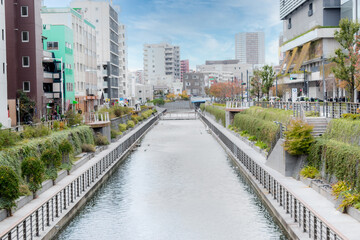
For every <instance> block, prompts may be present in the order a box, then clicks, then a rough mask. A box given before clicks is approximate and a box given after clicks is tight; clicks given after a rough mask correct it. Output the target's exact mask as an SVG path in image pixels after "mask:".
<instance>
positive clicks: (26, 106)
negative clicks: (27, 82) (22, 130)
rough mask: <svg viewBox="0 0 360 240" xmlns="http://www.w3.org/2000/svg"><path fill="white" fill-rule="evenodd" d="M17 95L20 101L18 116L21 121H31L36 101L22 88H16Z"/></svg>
mask: <svg viewBox="0 0 360 240" xmlns="http://www.w3.org/2000/svg"><path fill="white" fill-rule="evenodd" d="M17 97H18V99H19V101H20V117H21V121H22V122H30V121H32V119H33V117H34V113H35V106H36V103H35V101H33V100H32V99H30V98H29V97H28V95H27V94H26V93H24V92H23V91H22V90H18V92H17Z"/></svg>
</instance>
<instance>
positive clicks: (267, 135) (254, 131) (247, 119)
mask: <svg viewBox="0 0 360 240" xmlns="http://www.w3.org/2000/svg"><path fill="white" fill-rule="evenodd" d="M233 125H234V126H235V127H236V128H238V129H240V130H242V131H245V130H246V131H247V132H248V133H249V134H250V135H252V136H255V137H256V138H257V139H258V140H261V141H262V142H264V143H266V144H267V145H268V146H271V144H272V142H273V141H275V139H276V134H277V131H278V129H279V127H278V126H277V125H276V124H275V123H274V122H271V121H265V120H263V119H260V118H256V117H254V116H252V115H249V114H246V111H245V112H244V113H238V114H236V115H235V117H234V123H233Z"/></svg>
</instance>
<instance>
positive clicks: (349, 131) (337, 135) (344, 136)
mask: <svg viewBox="0 0 360 240" xmlns="http://www.w3.org/2000/svg"><path fill="white" fill-rule="evenodd" d="M324 137H325V138H326V139H334V140H336V141H341V142H344V143H349V144H353V145H356V146H358V145H359V144H360V121H352V120H348V119H333V120H331V121H330V123H329V125H328V127H327V130H326V132H325V134H324Z"/></svg>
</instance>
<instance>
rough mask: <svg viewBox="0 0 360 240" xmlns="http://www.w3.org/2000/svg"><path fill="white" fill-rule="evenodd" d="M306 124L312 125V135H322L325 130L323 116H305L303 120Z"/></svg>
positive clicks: (325, 124)
mask: <svg viewBox="0 0 360 240" xmlns="http://www.w3.org/2000/svg"><path fill="white" fill-rule="evenodd" d="M305 121H306V122H307V123H308V124H310V125H313V126H314V129H313V131H312V133H311V135H313V136H314V137H318V136H321V135H323V134H324V133H325V132H326V128H327V125H328V123H327V120H326V118H324V117H307V118H306V120H305Z"/></svg>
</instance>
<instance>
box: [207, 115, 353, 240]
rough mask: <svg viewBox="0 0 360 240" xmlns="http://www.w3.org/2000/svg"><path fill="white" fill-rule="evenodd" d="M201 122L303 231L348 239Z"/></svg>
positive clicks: (332, 239)
mask: <svg viewBox="0 0 360 240" xmlns="http://www.w3.org/2000/svg"><path fill="white" fill-rule="evenodd" d="M201 119H202V120H203V121H204V123H205V124H206V125H207V126H208V127H209V128H210V129H211V131H212V132H213V133H214V134H216V135H217V137H218V138H219V139H220V140H221V141H222V142H223V143H224V145H225V146H226V147H227V148H228V149H229V150H230V151H231V153H232V154H233V155H234V156H235V157H236V158H237V160H238V161H239V162H240V165H241V166H242V167H243V168H244V170H245V171H248V173H249V174H251V175H252V176H253V177H254V178H255V179H256V180H257V182H258V183H259V184H260V185H261V186H262V187H263V188H264V189H266V190H267V191H268V193H269V194H270V195H271V196H272V197H273V199H274V200H276V201H277V203H278V204H279V206H281V207H282V208H283V210H284V211H285V212H286V214H288V215H289V216H290V217H291V219H292V220H293V221H294V222H295V223H296V224H297V225H298V226H299V228H300V229H301V230H302V231H303V232H304V233H307V234H308V235H309V238H311V239H326V240H340V239H346V237H344V236H343V235H342V234H341V233H340V232H338V231H337V230H336V229H334V228H332V227H331V225H330V224H329V223H328V222H327V221H326V220H325V219H323V218H322V217H321V216H319V215H318V214H317V213H315V212H314V211H313V210H312V209H311V208H310V207H309V206H308V205H307V204H306V203H303V202H302V201H301V200H300V199H299V198H298V197H297V196H295V194H293V193H292V192H291V191H290V190H289V189H287V188H286V187H284V186H283V185H282V184H281V183H279V182H278V181H277V180H276V179H275V178H274V177H273V176H272V175H271V174H270V173H268V172H267V171H266V170H265V169H264V168H262V167H261V166H260V165H259V164H258V163H256V162H255V161H254V160H253V159H251V158H250V157H249V156H248V155H247V154H246V153H245V152H244V151H242V150H241V149H240V148H239V147H238V146H236V145H235V144H234V143H233V142H232V141H231V140H230V139H229V138H228V137H227V136H225V135H224V134H223V133H222V132H221V131H220V130H219V129H217V128H216V127H215V126H214V125H213V124H212V123H211V122H209V121H208V120H207V119H206V118H205V117H204V116H203V115H202V116H201Z"/></svg>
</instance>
